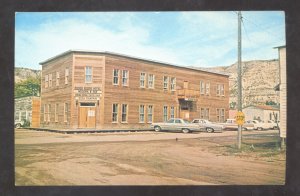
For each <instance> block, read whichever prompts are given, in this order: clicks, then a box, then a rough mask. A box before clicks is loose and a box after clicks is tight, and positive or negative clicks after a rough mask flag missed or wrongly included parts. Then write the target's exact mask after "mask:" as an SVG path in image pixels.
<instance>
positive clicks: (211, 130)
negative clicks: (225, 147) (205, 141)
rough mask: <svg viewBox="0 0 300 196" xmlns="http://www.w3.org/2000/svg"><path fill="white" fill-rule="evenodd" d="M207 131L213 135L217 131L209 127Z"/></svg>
mask: <svg viewBox="0 0 300 196" xmlns="http://www.w3.org/2000/svg"><path fill="white" fill-rule="evenodd" d="M206 131H207V133H213V132H214V131H215V130H214V129H213V128H210V127H207V128H206Z"/></svg>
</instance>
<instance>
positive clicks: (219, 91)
mask: <svg viewBox="0 0 300 196" xmlns="http://www.w3.org/2000/svg"><path fill="white" fill-rule="evenodd" d="M217 95H219V96H221V95H222V96H224V95H225V93H224V84H218V85H217Z"/></svg>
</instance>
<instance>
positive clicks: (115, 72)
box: [113, 69, 119, 85]
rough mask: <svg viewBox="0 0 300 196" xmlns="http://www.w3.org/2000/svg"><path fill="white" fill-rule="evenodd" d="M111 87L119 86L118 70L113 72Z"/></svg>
mask: <svg viewBox="0 0 300 196" xmlns="http://www.w3.org/2000/svg"><path fill="white" fill-rule="evenodd" d="M113 85H119V70H118V69H114V71H113Z"/></svg>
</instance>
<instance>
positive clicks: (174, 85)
mask: <svg viewBox="0 0 300 196" xmlns="http://www.w3.org/2000/svg"><path fill="white" fill-rule="evenodd" d="M175 90H176V78H171V91H175Z"/></svg>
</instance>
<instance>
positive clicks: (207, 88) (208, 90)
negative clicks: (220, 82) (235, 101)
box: [206, 83, 210, 95]
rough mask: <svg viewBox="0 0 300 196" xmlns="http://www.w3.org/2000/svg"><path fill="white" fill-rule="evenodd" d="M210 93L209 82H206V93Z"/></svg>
mask: <svg viewBox="0 0 300 196" xmlns="http://www.w3.org/2000/svg"><path fill="white" fill-rule="evenodd" d="M209 93H210V83H206V94H207V95H209Z"/></svg>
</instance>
